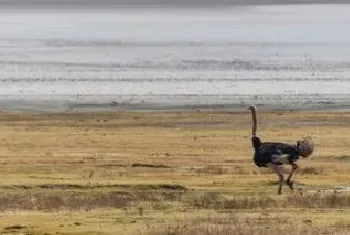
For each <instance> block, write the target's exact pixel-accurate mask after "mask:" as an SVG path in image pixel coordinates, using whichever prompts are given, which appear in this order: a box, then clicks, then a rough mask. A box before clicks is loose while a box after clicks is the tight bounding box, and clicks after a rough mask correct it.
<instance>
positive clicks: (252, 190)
mask: <svg viewBox="0 0 350 235" xmlns="http://www.w3.org/2000/svg"><path fill="white" fill-rule="evenodd" d="M258 121H259V126H258V133H259V136H261V138H262V139H263V140H271V141H272V140H273V141H283V142H291V143H292V142H296V140H297V139H299V138H300V137H302V136H304V135H312V136H313V137H314V141H315V153H314V155H313V156H312V157H310V158H309V159H301V160H300V161H299V165H300V168H299V169H298V172H297V174H296V175H295V178H294V180H295V191H294V192H291V191H290V190H289V188H288V187H287V186H284V188H283V194H282V195H280V196H278V195H277V185H276V181H277V177H276V176H275V175H274V174H272V173H271V172H270V171H268V170H266V169H259V168H257V167H256V166H255V165H254V163H253V162H252V153H253V151H252V148H251V145H250V136H249V135H250V124H251V123H250V122H251V116H250V113H249V111H248V110H247V111H245V112H238V111H237V112H233V111H232V112H229V111H221V112H219V111H216V112H213V111H171V112H109V113H71V114H68V113H55V114H39V113H36V114H31V113H24V114H20V113H4V112H3V113H0V140H1V141H0V176H1V179H2V180H1V181H0V191H1V194H0V210H1V213H0V234H33V235H34V234H37V235H44V234H46V235H54V234H71V235H78V234H81V235H82V234H88V235H93V234H99V235H107V234H108V235H109V234H113V235H114V234H156V235H161V234H173V235H177V234H186V235H187V234H188V235H196V234H204V235H212V234H220V235H225V234H240V235H254V234H259V235H264V234H266V235H267V234H271V235H274V234H278V235H282V234H303V235H307V234H315V235H316V234H350V148H349V143H350V134H349V128H350V112H331V111H322V112H321V111H313V112H311V111H309V112H306V111H259V112H258ZM287 171H289V169H288V168H286V172H287ZM347 186H349V187H348V188H347ZM347 189H349V192H347Z"/></svg>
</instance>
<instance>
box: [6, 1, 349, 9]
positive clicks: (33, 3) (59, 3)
mask: <svg viewBox="0 0 350 235" xmlns="http://www.w3.org/2000/svg"><path fill="white" fill-rule="evenodd" d="M319 3H322V4H336V3H350V1H349V0H332V1H331V0H0V6H1V7H14V6H25V7H32V8H36V7H39V6H53V5H54V6H61V7H68V8H69V7H73V6H78V7H89V6H96V7H104V6H155V5H157V6H221V5H231V6H235V5H267V4H270V5H271V4H319Z"/></svg>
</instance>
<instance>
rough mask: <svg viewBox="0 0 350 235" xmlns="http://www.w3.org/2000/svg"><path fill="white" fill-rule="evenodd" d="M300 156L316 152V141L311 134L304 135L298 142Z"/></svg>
mask: <svg viewBox="0 0 350 235" xmlns="http://www.w3.org/2000/svg"><path fill="white" fill-rule="evenodd" d="M297 147H298V149H299V153H300V156H302V157H303V158H307V157H309V156H311V154H312V153H313V152H314V143H313V141H312V138H311V137H310V136H308V137H304V138H303V139H302V140H299V141H298V142H297Z"/></svg>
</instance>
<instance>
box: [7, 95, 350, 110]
mask: <svg viewBox="0 0 350 235" xmlns="http://www.w3.org/2000/svg"><path fill="white" fill-rule="evenodd" d="M282 96H283V95H282ZM282 96H280V97H279V98H278V95H258V96H243V95H242V96H239V95H238V96H237V97H234V96H232V97H219V96H207V97H200V96H183V97H172V96H168V97H166V96H163V97H161V96H154V97H152V96H151V97H142V96H140V97H136V98H135V97H134V98H131V97H127V96H126V97H119V99H115V97H108V96H100V97H99V96H96V97H90V98H89V97H85V98H84V97H82V98H77V97H76V96H69V97H60V96H57V97H45V96H42V97H39V96H38V97H31V96H27V97H26V96H23V97H19V96H18V97H17V96H13V97H7V98H5V97H0V111H5V112H11V111H19V112H44V113H45V112H106V111H147V112H152V111H157V112H159V111H164V112H167V111H180V110H182V111H191V110H194V111H198V110H215V111H221V110H237V111H239V110H243V109H245V108H246V107H247V106H248V105H249V104H255V105H256V106H257V107H258V108H259V109H260V110H314V111H317V110H319V111H322V110H334V111H341V110H350V96H346V95H344V96H339V95H338V96H329V97H326V96H312V95H300V96H295V97H292V96H288V95H285V97H284V98H283V97H282ZM317 97H318V98H317ZM121 98H123V99H121Z"/></svg>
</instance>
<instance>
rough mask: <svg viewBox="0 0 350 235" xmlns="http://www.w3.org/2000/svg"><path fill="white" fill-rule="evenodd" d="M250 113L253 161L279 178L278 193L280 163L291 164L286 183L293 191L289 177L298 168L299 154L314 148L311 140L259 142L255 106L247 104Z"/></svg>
mask: <svg viewBox="0 0 350 235" xmlns="http://www.w3.org/2000/svg"><path fill="white" fill-rule="evenodd" d="M249 110H250V111H251V113H252V136H251V141H252V145H253V148H254V150H255V153H254V163H255V165H257V166H258V167H270V168H271V169H272V170H273V171H274V172H275V173H276V174H277V175H278V178H279V187H278V194H279V195H280V194H281V192H282V184H283V181H284V177H283V173H282V172H281V169H280V166H281V165H291V166H292V171H291V173H290V174H289V176H288V178H287V180H286V183H287V185H288V186H289V188H290V189H291V190H292V191H293V182H292V181H291V178H292V176H293V174H294V172H295V170H296V169H297V168H298V165H297V160H298V159H299V156H301V157H303V158H306V157H309V156H310V155H311V154H312V153H313V150H314V146H313V142H312V139H311V138H310V137H306V138H303V139H302V140H300V141H297V144H296V145H291V144H286V143H279V142H261V140H260V138H259V137H257V136H256V130H257V118H256V108H255V106H254V105H250V106H249Z"/></svg>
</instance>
